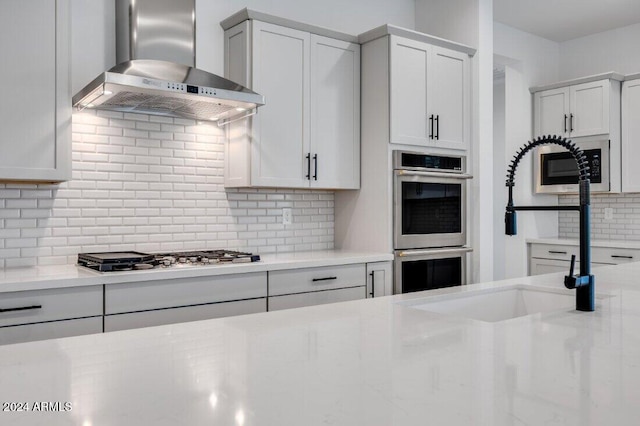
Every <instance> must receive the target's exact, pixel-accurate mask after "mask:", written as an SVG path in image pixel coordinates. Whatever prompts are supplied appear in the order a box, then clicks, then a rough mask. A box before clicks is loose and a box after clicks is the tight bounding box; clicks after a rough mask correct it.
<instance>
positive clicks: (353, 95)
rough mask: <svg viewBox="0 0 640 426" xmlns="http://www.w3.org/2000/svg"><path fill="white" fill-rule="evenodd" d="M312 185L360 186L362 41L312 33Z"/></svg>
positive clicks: (349, 187)
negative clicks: (332, 37)
mask: <svg viewBox="0 0 640 426" xmlns="http://www.w3.org/2000/svg"><path fill="white" fill-rule="evenodd" d="M310 71H311V77H310V81H311V156H312V158H311V160H312V164H311V167H312V176H311V177H310V178H311V186H312V187H319V188H332V189H357V188H358V187H359V186H360V45H358V44H355V43H347V42H344V41H340V40H335V39H331V38H327V37H321V36H318V35H314V34H312V35H311V70H310Z"/></svg>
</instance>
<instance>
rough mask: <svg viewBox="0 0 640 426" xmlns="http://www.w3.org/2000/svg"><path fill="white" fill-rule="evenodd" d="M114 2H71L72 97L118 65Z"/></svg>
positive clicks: (106, 0) (112, 0)
mask: <svg viewBox="0 0 640 426" xmlns="http://www.w3.org/2000/svg"><path fill="white" fill-rule="evenodd" d="M115 16H116V13H115V2H114V0H71V65H72V66H71V93H72V95H74V94H76V93H77V92H78V91H79V90H80V89H82V88H83V87H84V86H85V85H86V84H87V83H89V82H90V81H91V80H93V79H94V78H96V77H97V76H98V74H99V73H101V72H103V71H105V70H107V69H109V68H111V67H112V66H114V65H115V61H116V47H115V34H116V28H115V26H116V21H115Z"/></svg>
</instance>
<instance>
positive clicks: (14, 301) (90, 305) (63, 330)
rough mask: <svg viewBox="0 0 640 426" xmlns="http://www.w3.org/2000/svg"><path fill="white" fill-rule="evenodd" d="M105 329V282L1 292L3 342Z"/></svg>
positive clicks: (98, 331) (1, 333)
mask: <svg viewBox="0 0 640 426" xmlns="http://www.w3.org/2000/svg"><path fill="white" fill-rule="evenodd" d="M100 332H102V286H87V287H70V288H61V289H47V290H32V291H16V292H9V293H2V294H1V295H0V344H8V343H18V342H27V341H31V340H42V339H50V338H56V337H67V336H75V335H78V334H90V333H100Z"/></svg>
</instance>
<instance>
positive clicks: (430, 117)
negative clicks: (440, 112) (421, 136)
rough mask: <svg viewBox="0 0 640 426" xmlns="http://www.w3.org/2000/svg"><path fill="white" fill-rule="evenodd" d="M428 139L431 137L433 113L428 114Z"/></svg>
mask: <svg viewBox="0 0 640 426" xmlns="http://www.w3.org/2000/svg"><path fill="white" fill-rule="evenodd" d="M429 139H433V114H431V115H430V116H429Z"/></svg>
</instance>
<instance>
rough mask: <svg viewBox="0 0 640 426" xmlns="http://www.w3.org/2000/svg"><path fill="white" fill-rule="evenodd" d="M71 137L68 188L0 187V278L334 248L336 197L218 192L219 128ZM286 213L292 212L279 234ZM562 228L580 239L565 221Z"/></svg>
mask: <svg viewBox="0 0 640 426" xmlns="http://www.w3.org/2000/svg"><path fill="white" fill-rule="evenodd" d="M72 131H73V134H72V140H73V148H72V149H73V153H72V158H73V173H72V177H73V178H72V180H71V181H69V182H65V183H62V184H60V185H49V184H13V183H11V184H0V268H5V267H14V266H33V265H57V264H66V263H75V261H76V255H77V253H79V252H82V251H101V250H111V251H115V250H139V251H166V250H188V249H215V248H228V249H236V250H247V251H254V252H256V253H272V252H288V251H301V250H324V249H330V248H333V229H334V223H333V200H334V195H333V192H331V191H315V190H282V189H230V190H225V189H224V187H223V176H224V170H223V166H224V130H222V129H219V128H218V127H217V126H211V125H197V124H196V123H195V122H194V121H193V120H186V119H184V120H183V119H172V118H167V117H153V116H152V117H150V116H146V115H139V114H128V113H125V114H123V113H119V112H108V111H97V112H96V111H88V112H83V113H80V114H74V116H73V129H72ZM618 198H619V199H620V200H621V201H620V204H621V205H619V206H617V207H616V206H614V205H612V207H614V208H616V213H615V217H616V220H617V222H616V223H617V224H618V225H622V224H623V223H624V222H622V221H623V220H624V221H638V222H640V220H638V218H639V217H640V197H635V198H634V199H628V198H625V197H618ZM607 202H608V205H609V204H612V203H613V204H616V203H617V201H616V202H613V201H611V200H608V201H607ZM622 203H624V205H622ZM283 207H288V208H292V209H293V224H292V225H287V226H286V227H285V226H284V225H282V223H281V216H282V208H283ZM618 209H622V211H618ZM594 210H595V209H594ZM598 214H599V213H598ZM560 226H561V229H564V228H566V230H567V232H573V231H574V230H575V232H577V221H573V220H572V219H568V218H565V217H562V216H561V219H560ZM597 229H598V231H606V232H609V233H610V234H611V233H612V232H614V231H619V230H621V229H622V228H619V227H618V226H616V227H597ZM638 231H639V232H638V233H637V234H636V235H633V236H628V238H629V239H631V238H635V239H640V228H639V229H638ZM617 238H620V237H619V236H617Z"/></svg>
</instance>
